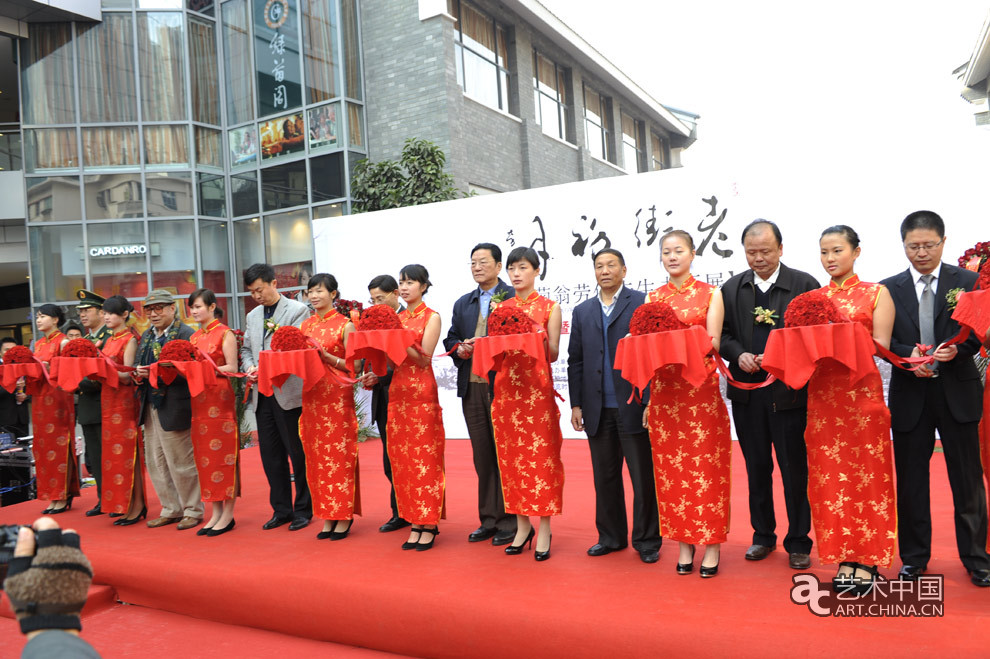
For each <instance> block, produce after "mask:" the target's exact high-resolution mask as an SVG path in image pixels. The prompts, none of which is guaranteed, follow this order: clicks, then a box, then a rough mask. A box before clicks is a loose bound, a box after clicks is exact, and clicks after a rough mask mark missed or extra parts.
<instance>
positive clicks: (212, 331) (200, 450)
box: [187, 288, 241, 537]
mask: <svg viewBox="0 0 990 659" xmlns="http://www.w3.org/2000/svg"><path fill="white" fill-rule="evenodd" d="M187 304H188V305H189V313H190V314H191V315H192V318H193V320H195V321H196V322H197V323H199V329H198V330H196V332H195V333H194V334H193V335H192V336H191V337H189V342H190V343H192V344H193V345H194V346H196V347H197V348H199V349H200V350H201V351H202V352H203V354H205V355H206V356H207V357H209V358H210V359H211V360H213V363H214V364H216V366H217V368H218V370H219V371H220V372H221V373H236V372H237V337H235V336H234V333H233V332H232V331H231V329H230V328H229V327H227V326H226V325H224V324H223V323H221V322H220V319H219V318H217V317H216V315H215V312H216V308H217V296H216V294H215V293H214V292H213V291H211V290H210V289H208V288H200V289H198V290H196V291H193V292H192V294H190V295H189V300H188V301H187ZM191 403H192V432H191V434H192V443H193V455H194V456H195V458H196V470H197V472H198V473H199V490H200V497H201V498H202V500H203V501H204V502H206V501H208V502H210V503H212V504H213V512H212V514H211V516H210V519H209V521H208V522H207V523H206V524H205V525H204V526H203V528H201V529H200V530H198V531H196V535H205V536H210V537H213V536H218V535H221V534H224V533H226V532H227V531H230V530H232V529H233V528H234V524H235V522H234V501H235V500H236V497H237V496H239V495H240V489H241V483H240V473H239V464H238V457H239V450H240V439H239V438H238V436H237V406H236V401H235V400H234V390H233V387H231V385H230V381H229V380H228V379H227V378H225V377H219V378H217V382H216V384H214V385H213V386H212V387H207V388H206V389H205V390H204V391H203V392H202V393H201V394H199V395H198V396H196V397H195V398H193V399H192V401H191Z"/></svg>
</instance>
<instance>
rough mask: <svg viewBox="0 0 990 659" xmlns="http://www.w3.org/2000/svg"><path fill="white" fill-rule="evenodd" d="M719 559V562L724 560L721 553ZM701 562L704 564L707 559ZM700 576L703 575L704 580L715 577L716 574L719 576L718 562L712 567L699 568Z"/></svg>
mask: <svg viewBox="0 0 990 659" xmlns="http://www.w3.org/2000/svg"><path fill="white" fill-rule="evenodd" d="M718 558H719V560H722V553H721V551H719V556H718ZM701 560H702V562H704V560H705V559H701ZM698 574H699V575H701V578H702V579H708V578H709V577H714V576H715V575H716V574H718V562H717V561H716V563H715V565H713V566H711V567H707V566H705V565H702V566H701V567H699V568H698Z"/></svg>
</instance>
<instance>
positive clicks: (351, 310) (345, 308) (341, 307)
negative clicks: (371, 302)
mask: <svg viewBox="0 0 990 659" xmlns="http://www.w3.org/2000/svg"><path fill="white" fill-rule="evenodd" d="M333 308H334V309H336V310H337V313H339V314H340V315H342V316H346V317H348V318H350V319H351V322H352V323H354V324H355V325H357V322H358V319H359V318H360V317H361V311H362V310H363V309H364V305H363V304H361V303H360V302H358V301H357V300H341V299H339V298H338V299H336V300H334V302H333Z"/></svg>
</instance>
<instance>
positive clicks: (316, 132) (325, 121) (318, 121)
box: [309, 103, 340, 151]
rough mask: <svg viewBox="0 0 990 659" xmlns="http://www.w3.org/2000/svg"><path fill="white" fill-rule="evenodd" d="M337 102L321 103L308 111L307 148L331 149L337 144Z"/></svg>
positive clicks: (313, 149) (312, 149)
mask: <svg viewBox="0 0 990 659" xmlns="http://www.w3.org/2000/svg"><path fill="white" fill-rule="evenodd" d="M339 106H340V104H339V103H331V104H330V105H322V106H320V107H318V108H313V109H312V110H310V111H309V148H310V150H311V151H315V150H317V149H331V148H334V147H336V146H337V110H338V108H339Z"/></svg>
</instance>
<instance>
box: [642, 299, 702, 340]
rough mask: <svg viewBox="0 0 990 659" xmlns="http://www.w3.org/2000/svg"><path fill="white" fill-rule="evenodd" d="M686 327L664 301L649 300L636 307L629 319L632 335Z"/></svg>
mask: <svg viewBox="0 0 990 659" xmlns="http://www.w3.org/2000/svg"><path fill="white" fill-rule="evenodd" d="M688 327H689V326H688V325H686V324H684V323H683V322H681V319H680V318H678V317H677V313H676V312H674V309H673V307H671V306H670V305H669V304H667V303H666V302H649V303H647V304H643V305H641V306H639V307H637V309H636V311H634V312H633V315H632V319H631V320H630V321H629V333H630V334H632V335H633V336H639V335H640V334H655V333H657V332H669V331H671V330H682V329H687V328H688Z"/></svg>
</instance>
